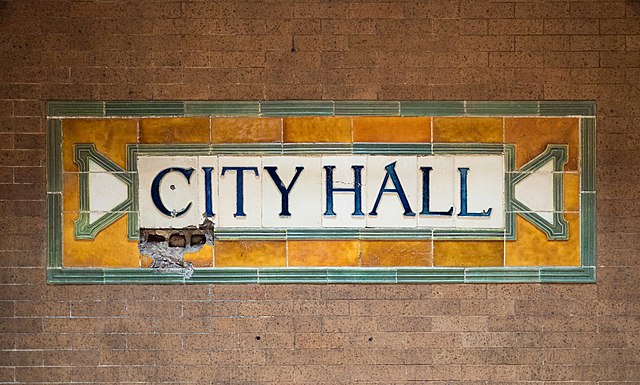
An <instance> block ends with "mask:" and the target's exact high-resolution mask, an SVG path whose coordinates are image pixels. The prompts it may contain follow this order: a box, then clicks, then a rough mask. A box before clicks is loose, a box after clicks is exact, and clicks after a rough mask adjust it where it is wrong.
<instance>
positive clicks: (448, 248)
mask: <svg viewBox="0 0 640 385" xmlns="http://www.w3.org/2000/svg"><path fill="white" fill-rule="evenodd" d="M503 264H504V241H502V240H500V241H467V240H464V241H463V240H460V241H433V265H434V266H503Z"/></svg>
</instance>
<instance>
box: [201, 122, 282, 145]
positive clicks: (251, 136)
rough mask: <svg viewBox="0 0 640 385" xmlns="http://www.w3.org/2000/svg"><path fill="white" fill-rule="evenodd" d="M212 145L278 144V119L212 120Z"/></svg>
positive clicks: (280, 131) (279, 133)
mask: <svg viewBox="0 0 640 385" xmlns="http://www.w3.org/2000/svg"><path fill="white" fill-rule="evenodd" d="M211 129H212V130H213V134H212V139H213V143H257V142H267V143H273V142H276V143H280V142H282V119H280V118H213V119H211Z"/></svg>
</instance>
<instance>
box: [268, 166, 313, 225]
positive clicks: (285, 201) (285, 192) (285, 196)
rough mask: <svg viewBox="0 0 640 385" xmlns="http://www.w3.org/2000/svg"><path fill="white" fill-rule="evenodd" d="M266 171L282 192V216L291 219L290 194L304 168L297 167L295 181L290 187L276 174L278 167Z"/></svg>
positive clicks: (271, 167) (292, 180)
mask: <svg viewBox="0 0 640 385" xmlns="http://www.w3.org/2000/svg"><path fill="white" fill-rule="evenodd" d="M264 169H265V170H267V172H268V173H269V176H271V179H272V180H273V183H274V184H275V185H276V187H277V188H278V191H280V198H281V210H280V216H283V217H290V216H291V213H290V212H289V193H290V192H291V189H292V188H293V185H294V184H295V183H296V181H297V180H298V177H299V176H300V173H301V172H302V170H304V167H302V166H298V167H296V174H295V175H294V176H293V179H291V183H289V187H287V186H285V185H284V183H283V182H282V179H280V176H279V175H278V173H277V172H276V170H277V169H278V168H277V167H275V166H266V167H265V168H264Z"/></svg>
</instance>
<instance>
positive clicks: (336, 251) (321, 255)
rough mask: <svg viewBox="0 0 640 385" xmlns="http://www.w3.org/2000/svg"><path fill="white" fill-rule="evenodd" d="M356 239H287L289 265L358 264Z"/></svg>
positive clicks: (358, 252) (357, 243) (358, 248)
mask: <svg viewBox="0 0 640 385" xmlns="http://www.w3.org/2000/svg"><path fill="white" fill-rule="evenodd" d="M359 255H360V247H359V242H358V241H289V266H358V259H359V258H358V257H359Z"/></svg>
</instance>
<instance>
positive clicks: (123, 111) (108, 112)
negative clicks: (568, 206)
mask: <svg viewBox="0 0 640 385" xmlns="http://www.w3.org/2000/svg"><path fill="white" fill-rule="evenodd" d="M46 111H47V116H48V117H49V118H78V117H87V118H95V117H115V116H119V117H122V116H125V117H126V116H130V117H154V116H159V117H163V116H177V117H181V116H211V117H226V116H228V117H237V116H405V117H410V116H543V117H544V116H546V117H560V116H570V117H595V113H596V104H595V102H593V101H560V100H558V101H555V100H543V101H531V100H521V101H460V100H403V101H394V100H337V101H331V100H273V101H272V100H262V101H242V100H231V101H208V100H187V101H179V100H146V101H125V100H110V101H88V100H78V101H49V102H47V103H46Z"/></svg>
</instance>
